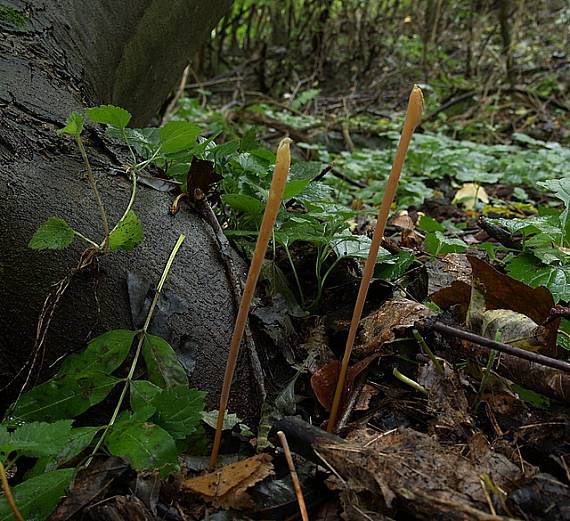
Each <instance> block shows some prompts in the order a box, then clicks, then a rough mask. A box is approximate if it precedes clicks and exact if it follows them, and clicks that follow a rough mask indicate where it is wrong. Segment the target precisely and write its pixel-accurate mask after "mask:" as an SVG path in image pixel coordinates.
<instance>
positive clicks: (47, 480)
mask: <svg viewBox="0 0 570 521" xmlns="http://www.w3.org/2000/svg"><path fill="white" fill-rule="evenodd" d="M183 241H184V236H180V238H179V240H178V241H177V243H176V245H175V247H174V249H173V251H172V253H171V255H170V257H169V259H168V262H167V263H166V267H165V269H164V272H163V275H162V277H161V279H160V282H159V284H158V286H157V290H156V292H155V296H154V299H153V301H152V304H151V307H150V309H149V312H148V315H147V319H146V321H145V324H144V326H143V328H142V329H141V330H140V331H129V330H122V329H119V330H113V331H108V332H106V333H104V334H102V335H101V336H99V337H97V338H94V339H93V340H91V342H89V344H88V345H87V348H86V349H85V350H84V351H83V352H82V353H79V354H74V355H70V356H68V357H67V358H66V359H65V360H64V362H63V364H62V366H61V368H60V370H59V371H58V373H57V374H56V376H54V377H53V378H52V379H50V380H48V381H47V382H45V383H43V384H40V385H38V386H36V387H34V388H33V389H31V390H30V391H28V392H26V393H24V394H23V395H22V396H21V397H20V398H19V399H18V400H17V401H16V402H15V403H14V404H13V405H12V407H11V408H10V409H9V411H8V413H7V415H6V417H5V419H4V421H3V422H2V424H0V473H1V474H2V475H3V476H4V478H5V477H6V472H5V469H15V468H17V464H18V461H19V459H20V458H22V457H28V458H34V459H35V464H34V466H33V467H32V468H31V470H29V471H28V473H27V474H26V478H28V479H26V481H24V482H23V483H21V484H19V485H17V486H16V487H14V499H15V504H16V505H17V508H18V509H19V510H20V513H21V514H22V515H23V516H25V517H26V518H29V519H31V518H34V519H45V518H46V517H47V516H48V515H49V513H50V512H51V510H52V509H53V508H54V507H55V506H56V505H57V503H58V501H59V499H60V497H61V496H62V495H63V493H64V491H65V489H66V487H67V486H68V485H69V483H70V482H71V479H72V478H73V476H74V474H75V471H76V469H77V467H78V466H82V465H88V464H89V462H90V461H91V459H92V457H93V456H94V455H95V454H97V453H98V452H99V450H100V449H101V448H103V447H104V448H105V449H106V451H108V452H109V453H110V454H113V455H115V456H121V457H124V458H126V459H127V460H128V461H129V462H130V463H131V465H132V466H133V467H134V468H135V469H137V470H158V471H160V473H161V475H163V476H165V475H167V474H169V473H171V472H172V471H174V470H176V469H177V468H178V467H177V460H176V458H177V455H178V453H179V447H183V446H184V442H185V441H186V440H188V439H189V437H191V436H192V435H194V434H195V433H196V431H197V430H198V429H199V426H200V422H201V420H202V412H203V409H204V397H205V394H206V393H205V392H203V391H198V390H195V389H189V388H188V377H187V375H186V371H185V370H184V368H183V367H182V366H181V365H180V363H179V362H178V360H177V358H176V354H175V352H174V350H173V349H172V347H171V346H170V345H169V344H168V343H167V342H166V341H165V340H163V339H162V338H160V337H157V336H154V335H151V334H149V333H148V326H149V324H150V320H151V318H152V315H153V313H154V310H155V308H156V305H157V302H158V299H159V296H160V293H161V290H162V287H163V285H164V282H165V280H166V277H167V275H168V272H169V270H170V267H171V265H172V262H173V261H174V257H175V255H176V253H177V251H178V249H179V248H180V246H181V245H182V242H183ZM129 355H131V356H130V357H129ZM141 361H142V362H144V375H146V378H141V377H142V376H143V374H142V371H141V369H142V368H141V367H140V362H141ZM125 364H126V365H125ZM135 371H137V374H139V377H137V378H135ZM118 387H119V388H121V391H120V393H119V397H118V399H117V401H116V404H115V408H114V411H113V413H112V415H111V418H110V419H109V421H108V422H107V423H106V424H105V425H91V426H82V427H74V426H73V422H74V419H75V418H77V417H78V416H80V415H82V414H84V413H86V412H88V411H89V409H90V408H92V407H93V406H95V405H97V404H98V403H100V402H101V401H103V400H104V399H105V398H107V397H108V396H109V394H110V393H111V392H112V391H113V390H114V389H116V388H118ZM127 401H128V403H127ZM90 446H92V447H93V448H92V449H91V450H90V453H89V456H88V457H87V458H81V457H80V455H81V454H82V453H84V452H85V451H86V450H87V449H88V448H89V447H90ZM4 481H5V483H4V484H3V488H4V490H5V491H8V492H7V493H6V496H8V493H9V492H10V489H9V487H8V486H7V480H6V479H5V480H4ZM38 490H41V494H39V495H38ZM11 511H13V508H12V507H11V506H10V505H9V503H8V501H7V500H6V499H1V500H0V519H8V517H9V516H10V512H11Z"/></svg>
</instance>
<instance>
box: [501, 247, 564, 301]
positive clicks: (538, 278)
mask: <svg viewBox="0 0 570 521" xmlns="http://www.w3.org/2000/svg"><path fill="white" fill-rule="evenodd" d="M507 272H508V274H509V275H510V276H511V277H513V278H515V279H518V280H520V281H522V282H524V283H525V284H528V285H529V286H532V287H533V288H537V287H538V286H545V287H546V288H548V289H549V290H550V292H551V293H552V296H553V298H554V301H555V302H559V301H561V300H564V301H567V300H570V265H566V266H552V265H551V266H545V265H544V264H541V263H540V262H539V261H538V259H537V258H536V257H534V256H533V255H528V254H523V255H518V256H517V257H514V258H513V259H512V260H511V261H510V262H509V263H508V264H507Z"/></svg>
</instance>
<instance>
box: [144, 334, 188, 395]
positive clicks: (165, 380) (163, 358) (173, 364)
mask: <svg viewBox="0 0 570 521" xmlns="http://www.w3.org/2000/svg"><path fill="white" fill-rule="evenodd" d="M142 355H143V358H144V361H145V364H146V369H147V373H148V378H149V380H150V381H151V382H152V383H153V384H155V385H158V386H159V387H162V388H163V389H165V388H167V387H174V386H177V385H185V386H187V385H188V376H187V375H186V371H185V370H184V368H183V367H182V366H181V365H180V362H179V361H178V358H177V357H176V353H175V352H174V349H172V347H170V345H169V344H168V342H167V341H166V340H164V339H163V338H160V337H158V336H154V335H148V334H147V335H146V336H145V339H144V343H143V349H142Z"/></svg>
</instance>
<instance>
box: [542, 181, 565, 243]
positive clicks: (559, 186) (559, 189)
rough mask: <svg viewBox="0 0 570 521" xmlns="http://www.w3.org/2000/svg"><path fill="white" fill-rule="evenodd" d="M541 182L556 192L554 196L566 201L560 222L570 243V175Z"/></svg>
mask: <svg viewBox="0 0 570 521" xmlns="http://www.w3.org/2000/svg"><path fill="white" fill-rule="evenodd" d="M539 184H540V185H542V186H544V187H545V188H547V189H548V190H550V191H552V192H554V196H555V197H557V198H558V199H560V200H561V201H562V202H563V203H564V211H563V212H562V213H561V214H560V224H561V225H562V229H563V230H564V237H565V238H566V241H567V243H568V244H570V177H564V178H563V179H550V180H548V181H545V182H544V183H539Z"/></svg>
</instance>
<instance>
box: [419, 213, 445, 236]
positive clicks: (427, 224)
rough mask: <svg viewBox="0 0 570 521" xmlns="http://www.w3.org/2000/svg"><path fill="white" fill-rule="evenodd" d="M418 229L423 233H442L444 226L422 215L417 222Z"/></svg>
mask: <svg viewBox="0 0 570 521" xmlns="http://www.w3.org/2000/svg"><path fill="white" fill-rule="evenodd" d="M418 227H419V228H420V229H421V230H423V231H424V232H444V231H445V226H444V225H443V224H441V223H440V222H438V221H436V220H435V219H433V218H432V217H428V216H427V215H422V216H421V217H420V219H419V221H418Z"/></svg>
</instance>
